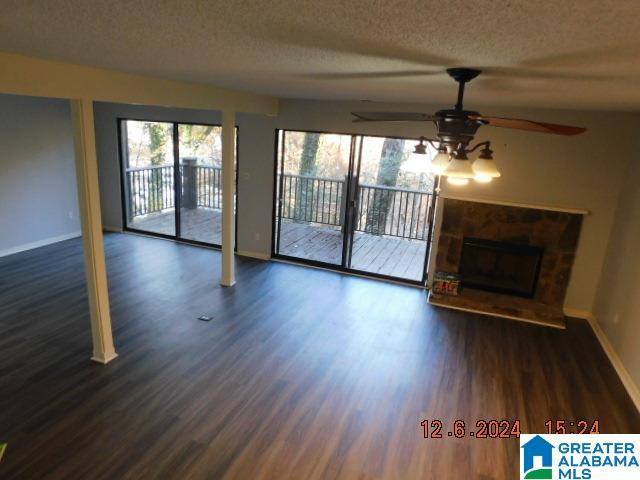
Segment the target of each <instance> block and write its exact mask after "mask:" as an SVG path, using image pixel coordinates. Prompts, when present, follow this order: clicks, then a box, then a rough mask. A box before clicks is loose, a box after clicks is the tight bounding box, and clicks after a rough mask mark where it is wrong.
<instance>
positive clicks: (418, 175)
mask: <svg viewBox="0 0 640 480" xmlns="http://www.w3.org/2000/svg"><path fill="white" fill-rule="evenodd" d="M361 138H362V140H361V151H360V153H359V155H358V160H359V161H358V162H357V167H356V174H357V175H356V177H357V181H356V187H355V189H354V194H355V200H356V209H355V218H354V219H353V230H354V231H353V241H352V244H351V248H350V252H351V258H350V262H349V266H350V268H352V269H353V270H357V271H361V272H368V273H373V274H376V275H382V276H387V277H395V278H401V279H406V280H412V281H422V280H423V278H424V273H425V272H424V270H425V261H426V255H427V242H428V237H429V231H430V225H429V220H428V218H429V210H430V208H431V207H432V202H433V188H434V180H435V177H434V175H432V174H431V173H429V169H428V165H429V161H430V158H431V156H432V155H434V154H435V151H428V152H427V155H426V156H424V155H420V156H413V155H411V153H412V152H413V148H414V146H415V144H416V141H414V140H406V139H401V138H384V137H361Z"/></svg>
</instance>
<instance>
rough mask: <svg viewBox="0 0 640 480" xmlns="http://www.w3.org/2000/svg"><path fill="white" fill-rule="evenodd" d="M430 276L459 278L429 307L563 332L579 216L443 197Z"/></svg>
mask: <svg viewBox="0 0 640 480" xmlns="http://www.w3.org/2000/svg"><path fill="white" fill-rule="evenodd" d="M443 202H444V206H443V210H442V225H441V228H440V234H439V239H438V247H437V254H436V268H435V271H436V272H445V273H453V274H457V275H459V276H460V281H461V288H460V294H459V296H457V297H450V296H444V295H435V294H432V295H431V296H430V302H431V303H433V304H435V305H440V306H447V307H451V308H459V309H463V310H470V311H475V312H479V313H486V314H492V315H498V316H503V317H508V318H514V319H519V320H525V321H531V322H535V323H544V324H548V325H552V326H557V327H562V326H563V325H564V315H563V311H562V307H563V303H564V298H565V294H566V291H567V286H568V284H569V277H570V275H571V267H572V266H573V261H574V258H575V253H576V249H577V245H578V238H579V235H580V228H581V225H582V215H580V214H576V213H567V212H560V211H552V210H543V209H538V208H529V207H516V206H507V205H499V204H493V203H481V202H473V201H467V200H457V199H450V198H445V199H443Z"/></svg>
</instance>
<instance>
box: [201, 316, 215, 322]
mask: <svg viewBox="0 0 640 480" xmlns="http://www.w3.org/2000/svg"><path fill="white" fill-rule="evenodd" d="M198 320H201V321H203V322H210V321H211V320H213V317H208V316H206V315H202V316H200V317H198Z"/></svg>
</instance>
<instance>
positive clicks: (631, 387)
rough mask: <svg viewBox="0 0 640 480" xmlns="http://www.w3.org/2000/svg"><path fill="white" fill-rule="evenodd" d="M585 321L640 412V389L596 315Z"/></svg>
mask: <svg viewBox="0 0 640 480" xmlns="http://www.w3.org/2000/svg"><path fill="white" fill-rule="evenodd" d="M587 321H588V322H589V325H591V329H592V330H593V333H594V334H595V336H596V338H597V339H598V341H599V342H600V345H601V346H602V349H603V350H604V353H606V354H607V357H608V358H609V361H610V362H611V364H612V365H613V368H615V370H616V373H617V374H618V377H619V378H620V381H621V382H622V384H623V385H624V388H625V389H626V390H627V393H628V394H629V396H630V397H631V401H633V403H634V405H635V406H636V409H637V410H638V412H640V389H638V386H637V385H636V383H635V382H634V381H633V379H632V378H631V375H629V372H628V371H627V369H626V367H625V366H624V364H623V363H622V360H621V359H620V357H619V356H618V353H617V352H616V351H615V349H614V348H613V345H611V342H610V341H609V339H608V338H607V334H606V333H604V330H602V327H601V326H600V324H599V323H598V320H597V319H596V317H595V316H593V315H590V316H589V318H587Z"/></svg>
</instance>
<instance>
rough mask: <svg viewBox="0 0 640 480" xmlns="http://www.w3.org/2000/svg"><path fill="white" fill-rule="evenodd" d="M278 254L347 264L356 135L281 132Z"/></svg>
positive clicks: (333, 263)
mask: <svg viewBox="0 0 640 480" xmlns="http://www.w3.org/2000/svg"><path fill="white" fill-rule="evenodd" d="M279 145H280V160H281V161H280V175H279V178H278V187H277V188H278V191H279V195H280V202H279V208H278V218H279V219H280V222H279V224H278V227H279V229H278V236H277V243H278V253H279V254H281V255H285V256H290V257H295V258H300V259H305V260H311V261H315V262H321V263H328V264H332V265H341V264H342V251H343V248H344V236H343V234H344V223H343V221H342V219H343V216H344V215H343V212H344V209H345V207H346V198H347V195H346V193H347V181H348V173H349V162H350V154H351V136H349V135H334V134H324V133H305V132H281V134H280V142H279Z"/></svg>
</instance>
